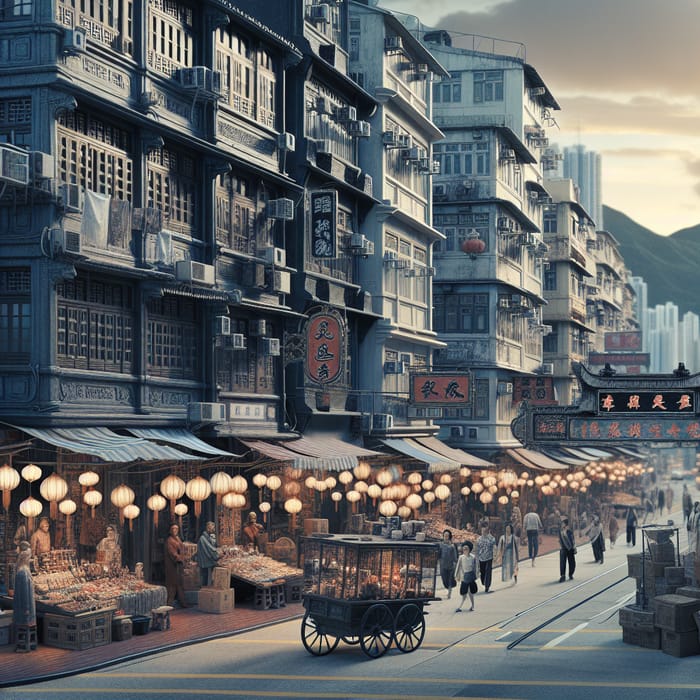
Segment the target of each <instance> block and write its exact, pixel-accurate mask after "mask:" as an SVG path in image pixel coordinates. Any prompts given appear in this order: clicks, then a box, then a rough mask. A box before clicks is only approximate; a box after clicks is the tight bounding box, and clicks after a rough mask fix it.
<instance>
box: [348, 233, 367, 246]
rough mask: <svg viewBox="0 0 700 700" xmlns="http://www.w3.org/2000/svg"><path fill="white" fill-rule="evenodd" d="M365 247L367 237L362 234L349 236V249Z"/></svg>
mask: <svg viewBox="0 0 700 700" xmlns="http://www.w3.org/2000/svg"><path fill="white" fill-rule="evenodd" d="M366 245H367V236H365V235H364V234H362V233H353V234H351V235H350V247H351V248H364V247H365V246H366Z"/></svg>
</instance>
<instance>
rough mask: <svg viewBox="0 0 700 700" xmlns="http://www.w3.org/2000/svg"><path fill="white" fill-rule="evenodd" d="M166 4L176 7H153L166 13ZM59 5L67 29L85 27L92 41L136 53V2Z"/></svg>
mask: <svg viewBox="0 0 700 700" xmlns="http://www.w3.org/2000/svg"><path fill="white" fill-rule="evenodd" d="M10 1H12V0H10ZM5 2H7V0H5ZM14 4H15V7H17V6H28V5H30V4H31V3H29V2H26V0H25V2H22V1H21V0H14ZM165 4H169V5H172V4H174V3H173V2H172V0H158V1H156V2H151V3H149V5H150V6H154V5H155V6H159V7H160V8H161V9H162V10H163V11H164V12H166V10H165V8H164V5H165ZM55 5H56V9H55V13H56V15H55V17H56V20H57V21H58V22H59V23H60V24H62V25H63V26H64V27H69V28H72V27H84V28H85V29H86V30H87V32H88V36H89V37H90V41H94V42H98V43H101V44H103V45H105V46H108V47H109V48H111V49H114V50H115V51H121V52H123V53H126V54H131V53H132V52H133V46H134V8H133V5H134V2H133V0H119V1H116V0H56V3H55ZM29 12H31V10H29ZM29 12H26V14H29Z"/></svg>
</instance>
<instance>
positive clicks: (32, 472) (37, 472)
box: [22, 464, 41, 484]
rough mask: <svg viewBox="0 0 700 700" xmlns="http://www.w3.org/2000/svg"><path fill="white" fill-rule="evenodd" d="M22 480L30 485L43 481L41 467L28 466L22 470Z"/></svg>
mask: <svg viewBox="0 0 700 700" xmlns="http://www.w3.org/2000/svg"><path fill="white" fill-rule="evenodd" d="M22 478H23V479H24V480H25V481H28V482H29V483H30V484H32V483H34V482H35V481H39V479H41V467H37V466H36V464H27V465H26V466H25V467H23V468H22Z"/></svg>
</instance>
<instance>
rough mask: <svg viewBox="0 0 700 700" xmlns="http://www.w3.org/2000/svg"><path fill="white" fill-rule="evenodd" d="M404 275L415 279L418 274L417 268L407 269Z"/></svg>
mask: <svg viewBox="0 0 700 700" xmlns="http://www.w3.org/2000/svg"><path fill="white" fill-rule="evenodd" d="M403 274H404V277H415V276H416V275H417V274H418V273H417V271H416V268H415V267H407V268H406V269H405V270H404V273H403Z"/></svg>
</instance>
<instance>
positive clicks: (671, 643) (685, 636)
mask: <svg viewBox="0 0 700 700" xmlns="http://www.w3.org/2000/svg"><path fill="white" fill-rule="evenodd" d="M661 651H663V653H664V654H670V655H671V656H679V657H683V656H695V655H696V654H700V639H698V631H697V629H696V630H695V631H694V632H669V631H668V630H661Z"/></svg>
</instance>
